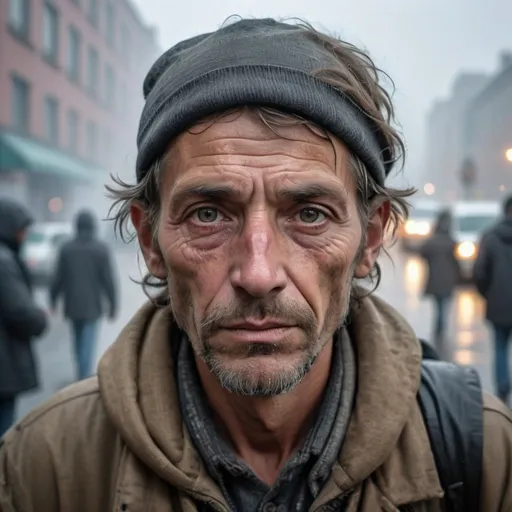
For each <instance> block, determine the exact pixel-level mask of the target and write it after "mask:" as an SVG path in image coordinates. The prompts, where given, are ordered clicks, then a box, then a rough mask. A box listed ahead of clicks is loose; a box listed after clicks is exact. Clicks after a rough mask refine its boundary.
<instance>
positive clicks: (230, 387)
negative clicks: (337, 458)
mask: <svg viewBox="0 0 512 512" xmlns="http://www.w3.org/2000/svg"><path fill="white" fill-rule="evenodd" d="M349 282H350V284H351V282H352V277H351V278H350V281H349ZM350 284H349V285H348V286H347V287H346V288H344V289H343V290H342V294H344V295H345V297H343V295H341V296H339V297H338V298H337V300H336V299H335V298H334V297H333V299H334V300H333V301H331V305H330V308H329V311H328V312H327V315H326V318H325V322H324V326H323V328H322V329H321V331H320V334H319V333H318V328H317V325H316V323H314V324H313V323H311V324H308V323H307V322H306V324H305V329H304V330H303V331H302V332H303V337H304V340H303V342H302V343H301V344H300V346H299V347H297V346H295V347H294V350H292V349H291V348H290V346H289V345H288V344H286V343H282V344H268V343H251V344H247V345H245V346H243V347H241V348H239V349H238V351H237V352H235V353H229V351H228V350H227V349H223V348H219V347H214V346H212V345H210V344H209V342H208V337H201V338H200V339H199V340H198V342H197V343H193V348H194V352H195V353H196V355H198V356H199V358H200V359H202V360H203V361H204V363H205V364H206V366H207V367H208V369H209V370H210V372H211V373H212V374H213V375H214V376H215V377H216V378H217V380H218V381H219V383H220V385H221V386H222V387H223V388H224V389H226V390H227V391H229V392H230V393H233V394H236V395H241V396H248V397H275V396H279V395H283V394H286V393H289V392H291V391H292V390H293V389H295V388H296V387H297V386H298V385H299V384H300V383H301V382H302V381H303V380H304V378H305V377H306V376H307V375H308V373H309V372H310V370H311V368H312V367H313V365H314V363H315V361H316V359H317V358H318V356H319V354H320V353H321V352H322V350H323V349H324V347H325V346H326V345H327V344H328V343H329V342H330V341H331V340H332V336H333V334H334V332H335V331H336V330H338V329H339V328H340V327H341V326H342V325H344V323H345V321H346V318H347V316H348V312H349V305H350V298H351V286H350ZM226 357H227V360H226ZM235 357H236V360H235ZM286 357H289V358H294V359H296V362H295V363H293V364H291V361H290V360H288V361H286ZM264 358H269V362H270V359H271V358H274V359H275V360H276V359H280V360H281V361H282V362H283V363H287V364H282V365H278V367H279V369H278V370H275V371H272V372H265V371H261V365H262V362H261V360H262V359H264ZM256 359H258V360H259V361H258V363H257V364H255V365H253V364H252V362H253V361H255V360H256ZM233 361H236V363H237V364H236V365H238V366H241V368H234V367H233V366H236V365H233V364H230V363H232V362H233ZM241 362H243V364H241V365H240V363H241ZM263 364H264V363H263Z"/></svg>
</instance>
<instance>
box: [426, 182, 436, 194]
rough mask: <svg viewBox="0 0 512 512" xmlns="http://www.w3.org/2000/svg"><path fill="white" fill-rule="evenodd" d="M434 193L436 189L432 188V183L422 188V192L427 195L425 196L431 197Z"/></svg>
mask: <svg viewBox="0 0 512 512" xmlns="http://www.w3.org/2000/svg"><path fill="white" fill-rule="evenodd" d="M435 191H436V187H434V185H433V184H432V183H427V184H426V185H425V186H424V187H423V192H425V194H427V196H431V195H433V194H434V193H435Z"/></svg>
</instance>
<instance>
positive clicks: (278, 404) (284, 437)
mask: <svg viewBox="0 0 512 512" xmlns="http://www.w3.org/2000/svg"><path fill="white" fill-rule="evenodd" d="M332 347H333V342H332V341H330V342H329V343H328V344H327V345H326V346H325V347H324V348H323V349H322V351H321V352H320V354H319V355H318V357H317V359H316V361H315V363H314V364H313V366H312V367H311V369H310V371H309V372H308V374H307V375H306V377H305V378H304V379H303V381H302V382H301V383H300V384H299V385H297V387H296V388H295V389H294V390H292V391H291V392H289V393H286V394H284V395H279V396H275V397H247V396H240V395H234V394H232V393H230V392H229V391H227V390H226V389H224V388H222V387H221V386H220V384H219V381H218V380H217V378H216V377H215V376H214V375H213V374H212V373H211V372H210V371H209V369H208V367H207V366H206V365H205V363H204V362H203V361H202V360H200V359H197V360H196V362H197V369H198V373H199V377H200V379H201V383H202V386H203V389H204V391H205V394H206V396H207V398H208V401H209V403H210V406H211V409H212V410H213V411H214V415H215V420H216V422H217V424H218V426H219V428H220V430H221V432H222V433H223V434H224V435H225V436H226V438H227V439H229V440H230V441H231V443H232V445H233V448H234V450H235V452H236V454H237V455H238V456H239V457H240V458H241V459H242V460H244V461H245V463H246V464H247V465H248V466H249V467H250V468H251V469H252V470H253V471H254V473H255V474H256V475H257V476H258V477H259V478H260V479H261V480H263V481H264V482H266V483H268V484H269V485H272V484H273V483H274V482H275V480H276V479H277V477H278V475H279V472H280V470H281V469H282V467H283V465H284V464H285V463H286V462H287V461H288V460H289V459H290V457H291V456H292V454H293V453H294V452H295V451H297V450H298V449H299V448H300V447H301V445H302V443H303V442H304V440H305V437H306V435H307V433H308V431H309V428H310V426H311V423H312V421H313V419H314V416H315V412H316V410H317V407H318V406H319V405H320V403H321V401H322V398H323V393H324V390H325V387H326V386H327V382H328V380H329V374H330V369H331V359H332Z"/></svg>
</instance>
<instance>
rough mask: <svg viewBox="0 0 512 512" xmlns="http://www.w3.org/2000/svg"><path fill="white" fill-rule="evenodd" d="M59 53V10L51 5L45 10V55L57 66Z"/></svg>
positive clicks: (47, 4) (46, 6)
mask: <svg viewBox="0 0 512 512" xmlns="http://www.w3.org/2000/svg"><path fill="white" fill-rule="evenodd" d="M58 51H59V18H58V14H57V10H56V9H55V7H53V6H52V5H51V4H49V3H47V2H46V3H45V4H44V9H43V55H44V57H45V58H46V59H48V60H49V61H50V62H51V63H52V64H56V63H57V60H58Z"/></svg>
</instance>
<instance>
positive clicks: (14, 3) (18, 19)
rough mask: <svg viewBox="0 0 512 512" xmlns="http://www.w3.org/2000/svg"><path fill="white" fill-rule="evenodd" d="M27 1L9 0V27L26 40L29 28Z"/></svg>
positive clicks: (28, 5)
mask: <svg viewBox="0 0 512 512" xmlns="http://www.w3.org/2000/svg"><path fill="white" fill-rule="evenodd" d="M29 13H30V3H29V0H9V25H10V27H11V29H12V30H13V31H14V32H15V33H16V34H17V35H19V36H21V37H23V38H24V39H28V35H29V34H28V33H29V28H30V16H29Z"/></svg>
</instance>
